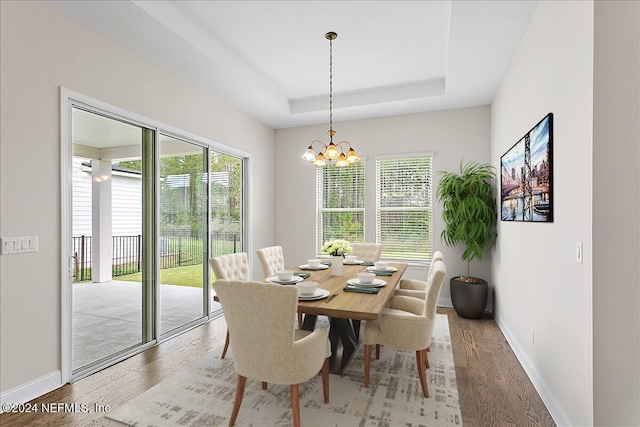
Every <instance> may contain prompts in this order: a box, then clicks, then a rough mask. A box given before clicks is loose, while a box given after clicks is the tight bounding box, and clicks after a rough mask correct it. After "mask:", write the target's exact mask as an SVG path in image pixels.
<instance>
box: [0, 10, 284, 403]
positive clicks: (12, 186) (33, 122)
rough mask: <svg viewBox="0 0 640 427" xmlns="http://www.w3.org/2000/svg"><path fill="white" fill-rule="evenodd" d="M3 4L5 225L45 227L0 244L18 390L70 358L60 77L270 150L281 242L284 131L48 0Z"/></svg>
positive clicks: (250, 148)
mask: <svg viewBox="0 0 640 427" xmlns="http://www.w3.org/2000/svg"><path fill="white" fill-rule="evenodd" d="M0 8H1V9H0V11H1V19H2V21H1V37H0V43H1V45H0V51H1V60H0V62H1V67H2V68H1V76H0V77H1V80H0V84H1V86H0V88H1V91H0V92H1V94H2V101H1V118H2V126H1V133H0V141H1V146H0V165H1V168H0V203H1V206H0V235H1V236H4V237H9V236H38V237H39V246H40V247H39V251H38V252H37V253H30V254H20V255H2V256H0V281H1V284H0V313H1V314H0V316H1V327H0V328H1V330H0V332H1V333H0V335H1V342H0V359H1V365H0V369H1V372H2V375H0V390H1V391H2V392H6V391H7V390H9V389H12V388H14V387H16V386H18V385H23V384H25V383H27V382H29V381H32V380H34V379H38V378H40V377H43V376H45V375H48V374H51V373H52V372H55V371H58V370H60V369H61V365H60V364H61V358H60V339H61V338H60V293H61V290H60V289H61V279H60V275H61V271H60V259H61V253H60V246H61V236H60V198H61V193H60V138H59V133H60V117H59V116H60V111H59V103H60V100H59V87H60V86H63V87H66V88H68V89H71V90H73V91H76V92H79V93H82V94H84V95H87V96H90V97H93V98H95V99H98V100H100V101H103V102H107V103H109V104H112V105H114V106H117V107H120V108H124V109H126V110H129V111H132V112H135V113H137V114H140V115H142V116H146V117H149V118H151V119H154V120H158V121H160V122H163V123H166V124H168V125H171V126H175V127H177V128H180V129H183V130H186V131H188V132H191V133H193V134H197V135H200V136H202V137H205V138H208V139H210V140H213V141H217V142H219V143H222V144H226V145H229V146H232V147H235V148H237V149H240V150H243V151H246V152H249V153H251V154H252V156H253V160H258V159H259V160H260V161H253V162H252V170H251V177H252V178H251V206H252V207H253V209H252V214H251V221H252V225H253V229H252V230H251V232H252V233H251V234H252V239H253V244H254V247H260V246H266V245H269V244H272V243H273V206H272V198H271V182H272V181H273V163H272V162H271V159H272V158H273V157H272V155H271V153H272V148H273V144H274V132H273V130H272V129H270V128H269V127H267V126H265V125H263V124H261V123H259V122H257V121H255V120H253V119H251V118H249V117H247V116H245V115H244V114H241V113H240V112H238V111H237V110H234V109H232V108H230V107H228V106H226V105H224V104H222V103H220V102H218V101H217V100H216V99H214V98H213V97H211V96H208V95H206V94H204V93H203V92H202V91H200V90H197V89H196V88H195V87H193V86H192V85H190V84H188V83H186V82H185V81H183V80H180V79H178V78H177V77H176V76H175V75H173V74H171V73H168V72H166V71H163V70H162V69H160V68H159V67H158V66H156V65H154V64H152V63H150V62H149V61H147V60H145V59H143V58H142V57H140V56H138V55H136V54H134V53H132V52H130V51H128V50H126V49H124V48H123V47H122V46H120V45H119V44H117V43H114V42H112V41H110V40H109V39H107V38H105V37H104V36H102V35H99V34H97V33H95V32H94V31H92V30H89V29H87V28H86V27H84V26H82V25H80V24H79V23H77V22H76V21H73V20H72V19H70V18H68V17H67V16H66V15H63V14H62V13H61V12H59V11H58V10H56V9H53V8H51V7H50V6H48V5H46V4H44V3H41V2H5V1H3V2H0ZM252 258H254V257H252ZM254 261H255V262H254V267H256V266H257V270H255V268H254V273H256V272H257V273H259V274H261V272H260V267H259V266H258V265H257V260H255V259H254Z"/></svg>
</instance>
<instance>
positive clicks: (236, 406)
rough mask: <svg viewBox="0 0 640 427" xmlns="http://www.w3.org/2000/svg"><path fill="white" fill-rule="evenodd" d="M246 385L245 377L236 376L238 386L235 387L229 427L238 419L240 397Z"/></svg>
mask: <svg viewBox="0 0 640 427" xmlns="http://www.w3.org/2000/svg"><path fill="white" fill-rule="evenodd" d="M246 383H247V377H243V376H242V375H238V385H237V386H236V400H235V401H234V402H233V411H231V419H230V420H229V427H233V425H234V424H235V423H236V418H238V411H240V404H241V403H242V396H244V386H245V384H246Z"/></svg>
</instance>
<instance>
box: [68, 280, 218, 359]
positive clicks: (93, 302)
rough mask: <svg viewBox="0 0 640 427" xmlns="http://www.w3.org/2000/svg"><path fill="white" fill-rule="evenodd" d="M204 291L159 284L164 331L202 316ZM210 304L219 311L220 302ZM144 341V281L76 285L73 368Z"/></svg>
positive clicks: (161, 323) (74, 286) (213, 309)
mask: <svg viewBox="0 0 640 427" xmlns="http://www.w3.org/2000/svg"><path fill="white" fill-rule="evenodd" d="M202 292H203V290H202V288H194V287H188V286H176V285H160V327H161V333H166V332H168V331H171V330H173V329H175V328H178V327H180V326H182V325H184V324H186V323H188V322H191V321H193V320H196V319H198V318H200V317H202V316H203V309H202ZM212 298H213V295H212ZM211 307H212V311H216V310H218V309H220V304H218V303H216V302H213V301H212V306H211ZM141 341H142V286H141V283H139V282H125V281H116V280H114V281H111V282H104V283H81V284H76V285H73V367H74V369H77V368H80V367H83V366H85V365H87V364H89V363H92V362H94V361H96V360H99V359H102V358H104V357H107V356H109V355H111V354H113V353H116V352H119V351H121V350H124V349H127V348H129V347H132V346H134V345H137V344H140V343H141Z"/></svg>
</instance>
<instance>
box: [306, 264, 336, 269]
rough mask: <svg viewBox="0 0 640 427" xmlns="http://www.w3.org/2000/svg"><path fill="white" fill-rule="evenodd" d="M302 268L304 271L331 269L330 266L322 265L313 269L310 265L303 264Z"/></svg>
mask: <svg viewBox="0 0 640 427" xmlns="http://www.w3.org/2000/svg"><path fill="white" fill-rule="evenodd" d="M300 268H301V269H303V270H324V269H327V268H329V266H328V265H326V264H320V265H319V266H317V267H311V266H310V265H309V264H302V265H301V266H300Z"/></svg>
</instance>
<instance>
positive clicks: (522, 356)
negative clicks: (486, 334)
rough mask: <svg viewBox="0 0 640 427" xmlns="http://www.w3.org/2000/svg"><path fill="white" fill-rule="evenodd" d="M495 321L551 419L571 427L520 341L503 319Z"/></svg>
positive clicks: (557, 423)
mask: <svg viewBox="0 0 640 427" xmlns="http://www.w3.org/2000/svg"><path fill="white" fill-rule="evenodd" d="M494 319H495V321H496V323H497V324H498V327H499V328H500V330H501V331H502V334H503V335H504V337H505V338H506V339H507V342H509V345H510V346H511V349H512V350H513V352H514V353H515V355H516V358H518V361H519V362H520V364H521V365H522V368H523V369H524V371H525V372H526V373H527V375H528V376H529V379H530V380H531V383H532V384H533V387H534V388H535V389H536V391H537V392H538V394H539V395H540V398H541V399H542V401H543V402H544V404H545V406H546V407H547V410H548V411H549V414H551V417H552V418H553V420H554V421H555V423H556V425H558V426H559V427H561V426H571V423H570V422H569V419H568V418H567V416H566V414H565V413H564V411H563V410H562V409H561V407H560V406H559V405H558V404H557V403H556V402H557V401H556V399H555V398H554V396H553V393H552V392H551V390H550V389H549V387H547V385H546V384H545V382H544V381H543V380H542V379H541V378H540V375H538V372H537V371H536V369H535V367H534V366H533V365H532V364H531V362H530V361H529V358H528V357H527V354H526V352H525V351H524V350H523V349H522V347H521V346H520V344H519V343H518V341H517V340H516V339H515V338H514V336H513V334H512V333H511V330H510V329H509V327H508V326H507V325H506V324H505V323H504V322H503V321H502V319H500V317H499V316H495V315H494Z"/></svg>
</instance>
